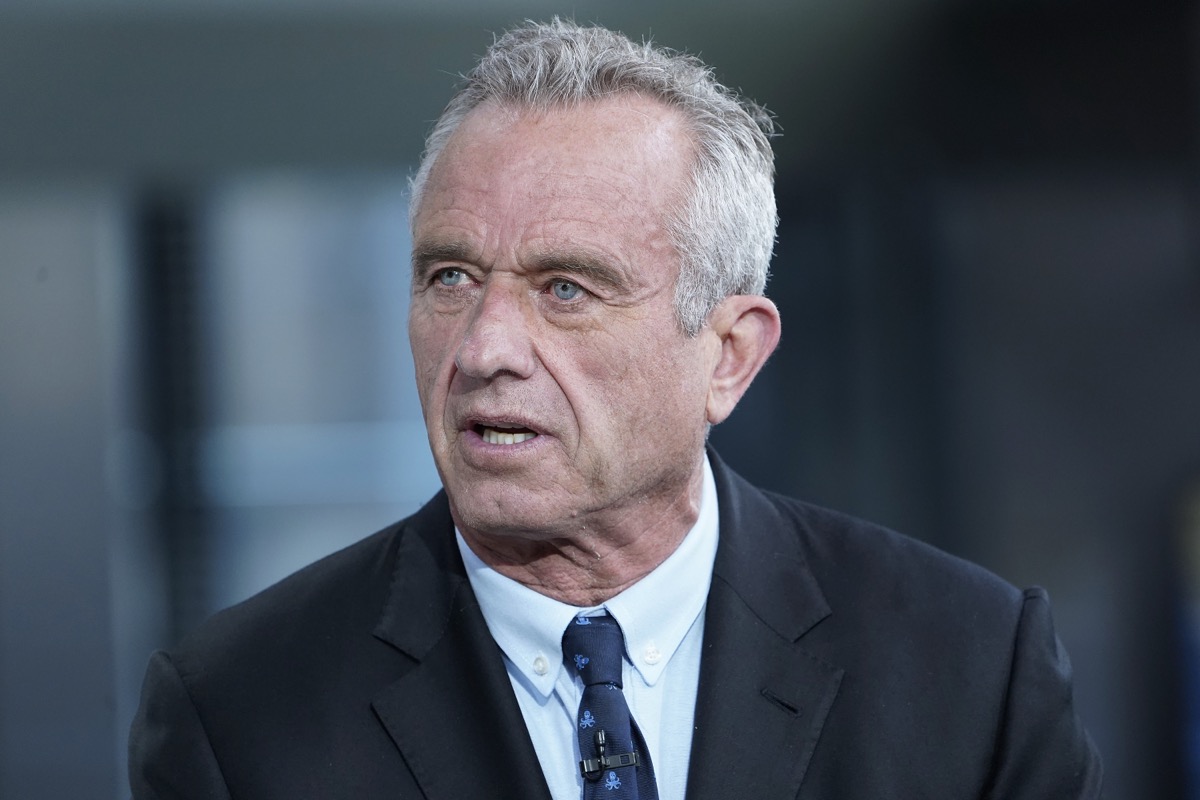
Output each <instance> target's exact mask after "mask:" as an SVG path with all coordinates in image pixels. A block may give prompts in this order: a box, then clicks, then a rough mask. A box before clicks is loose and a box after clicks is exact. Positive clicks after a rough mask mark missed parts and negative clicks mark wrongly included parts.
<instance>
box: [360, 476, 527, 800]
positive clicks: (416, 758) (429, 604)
mask: <svg viewBox="0 0 1200 800" xmlns="http://www.w3.org/2000/svg"><path fill="white" fill-rule="evenodd" d="M402 535H403V540H402V542H401V544H400V548H399V552H398V554H397V559H396V562H397V563H396V572H395V576H394V578H393V582H392V590H391V597H390V599H389V602H388V604H387V607H386V609H385V611H384V615H383V618H382V619H381V620H380V622H379V625H378V627H377V628H376V630H375V635H376V636H377V637H378V638H380V639H382V640H383V641H385V642H388V643H389V644H391V645H392V646H394V647H395V648H396V649H397V650H399V651H400V652H401V653H403V654H404V655H405V656H407V657H408V659H409V660H410V666H409V667H408V668H407V669H406V670H405V671H404V674H403V675H402V676H401V677H400V678H399V679H398V680H396V681H395V682H393V683H392V684H391V685H390V686H388V687H387V688H386V689H385V690H384V691H383V692H381V693H380V694H379V695H378V696H377V697H376V698H375V701H374V703H373V707H374V709H375V712H376V714H377V715H378V717H379V720H380V721H381V722H382V723H383V725H384V727H385V728H386V729H387V731H388V734H389V735H390V736H391V737H392V740H393V741H394V742H395V743H396V746H397V747H398V748H399V749H400V753H401V755H402V757H403V758H404V761H405V762H406V763H407V764H408V767H409V769H410V771H411V772H412V774H413V776H414V777H415V778H416V780H417V782H418V783H419V784H420V786H421V791H422V793H423V794H424V796H425V797H426V798H428V799H429V800H459V798H463V797H480V796H485V797H494V798H512V800H550V794H549V790H548V789H547V788H546V782H545V779H544V778H543V776H542V770H541V766H540V765H539V763H538V760H537V756H536V754H535V753H534V750H533V745H532V743H531V742H530V740H529V736H528V734H527V733H526V730H525V722H524V718H523V717H522V715H521V710H520V707H519V706H518V705H517V702H516V698H515V697H514V696H513V691H512V685H511V683H510V681H509V678H508V673H507V671H506V670H505V667H504V661H503V655H502V654H501V652H500V649H499V648H498V647H497V646H496V645H495V643H494V642H493V640H492V637H491V634H490V633H489V632H488V629H487V623H486V622H484V619H483V615H482V614H481V613H480V611H479V605H478V602H477V601H476V599H475V595H474V593H473V592H472V591H471V586H470V583H469V582H468V581H467V578H466V574H465V572H464V570H463V567H462V560H461V558H460V556H459V554H458V550H457V548H456V547H455V545H454V533H453V524H452V522H451V520H450V515H449V510H448V508H447V506H446V501H445V497H444V496H443V495H439V496H438V497H437V498H435V500H434V501H432V502H431V503H430V504H428V505H427V506H426V507H425V508H424V509H422V511H421V512H420V513H419V514H418V515H417V516H416V517H414V518H413V520H412V521H411V522H410V523H409V525H408V526H407V527H406V529H405V531H404V533H403V534H402Z"/></svg>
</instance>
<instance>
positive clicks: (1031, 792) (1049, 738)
mask: <svg viewBox="0 0 1200 800" xmlns="http://www.w3.org/2000/svg"><path fill="white" fill-rule="evenodd" d="M1102 777H1103V770H1102V768H1101V765H1100V756H1099V755H1098V753H1097V752H1096V747H1095V745H1094V744H1092V741H1091V739H1090V738H1089V737H1088V734H1087V731H1085V730H1084V728H1083V725H1082V723H1081V722H1080V721H1079V717H1078V716H1077V715H1076V713H1075V706H1074V701H1073V699H1072V693H1071V664H1070V660H1069V659H1068V658H1067V653H1066V651H1065V650H1064V649H1063V646H1062V643H1061V642H1059V641H1058V637H1057V636H1056V635H1055V634H1054V624H1053V622H1052V621H1051V618H1050V602H1049V599H1048V598H1047V596H1046V593H1045V592H1044V591H1043V590H1042V589H1036V588H1035V589H1029V590H1027V591H1026V592H1025V595H1024V605H1023V608H1022V611H1021V617H1020V622H1019V623H1018V626H1017V632H1016V639H1015V642H1014V648H1013V664H1012V670H1011V673H1010V676H1009V686H1008V697H1007V701H1006V705H1005V717H1004V723H1003V727H1002V729H1001V731H1000V737H999V741H998V745H997V751H996V756H995V760H994V766H993V772H992V780H991V783H990V786H989V789H988V791H987V792H985V793H984V797H985V798H988V800H1001V798H1003V799H1004V800H1013V798H1020V799H1021V800H1043V799H1044V800H1050V798H1055V800H1057V799H1058V798H1064V799H1065V798H1072V800H1075V799H1076V798H1077V799H1078V800H1093V799H1094V798H1098V797H1100V788H1101V782H1102Z"/></svg>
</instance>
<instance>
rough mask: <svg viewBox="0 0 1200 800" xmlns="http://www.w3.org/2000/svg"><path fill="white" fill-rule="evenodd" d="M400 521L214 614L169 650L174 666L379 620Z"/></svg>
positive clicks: (295, 643) (308, 638) (298, 643)
mask: <svg viewBox="0 0 1200 800" xmlns="http://www.w3.org/2000/svg"><path fill="white" fill-rule="evenodd" d="M403 527H404V522H403V521H402V522H397V523H395V524H393V525H390V526H388V527H387V528H384V529H383V530H381V531H379V532H377V533H375V534H373V535H371V536H368V537H366V538H364V539H361V540H359V541H358V542H355V543H354V544H352V545H350V546H348V547H345V548H343V549H342V550H339V551H337V552H335V553H332V554H330V555H328V556H325V557H324V558H321V559H319V560H318V561H315V562H313V563H312V564H309V565H308V566H306V567H304V568H302V569H300V570H298V571H297V572H294V573H292V574H291V575H289V576H287V577H286V578H284V579H282V580H280V581H279V582H277V583H275V584H273V585H271V586H269V587H267V588H266V589H263V590H262V591H260V592H259V593H257V594H255V595H253V596H252V597H250V598H248V599H246V600H243V601H242V602H240V603H237V604H236V605H233V606H230V607H229V608H226V609H224V610H222V611H218V612H217V613H216V614H214V615H213V616H212V617H210V618H209V619H207V620H206V621H205V622H203V623H202V624H201V625H200V626H199V627H198V628H196V629H195V630H194V631H192V632H191V633H190V634H188V635H187V636H185V637H184V639H183V640H182V641H181V642H180V643H179V645H178V647H176V648H174V655H175V657H176V660H177V662H179V663H181V664H185V665H186V664H187V663H189V661H190V659H191V658H192V657H196V656H201V657H205V658H208V657H210V656H211V654H214V653H221V652H224V653H228V654H230V657H235V656H234V654H237V653H240V652H242V651H243V650H244V649H246V648H251V649H254V650H263V651H266V650H269V649H271V648H273V647H274V648H280V647H282V648H284V649H287V648H289V647H296V646H305V643H306V642H311V640H312V639H313V638H314V637H320V636H323V635H327V634H328V633H329V632H332V631H335V630H336V629H338V628H339V627H346V626H351V625H353V626H355V627H358V626H361V625H363V624H366V625H370V624H373V621H374V620H375V619H377V618H378V615H379V611H380V609H381V608H382V605H383V603H384V600H385V598H386V591H387V588H388V586H389V583H390V578H391V573H392V570H393V568H394V562H395V551H396V547H397V544H398V541H399V538H400V534H401V532H402V530H403Z"/></svg>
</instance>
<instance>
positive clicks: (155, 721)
mask: <svg viewBox="0 0 1200 800" xmlns="http://www.w3.org/2000/svg"><path fill="white" fill-rule="evenodd" d="M129 785H130V788H131V790H132V793H133V798H134V800H230V795H229V789H228V788H227V787H226V786H225V779H224V777H223V776H222V774H221V768H220V767H219V766H218V764H217V759H216V756H215V755H214V753H213V749H212V745H211V743H210V742H209V740H208V734H207V733H206V732H205V730H204V726H203V724H202V723H201V721H200V717H199V715H198V714H197V712H196V707H195V706H194V705H193V703H192V698H191V696H190V695H189V693H188V690H187V687H186V686H185V685H184V682H183V679H182V678H181V677H180V675H179V671H178V670H177V669H176V667H175V664H174V663H173V662H172V661H171V657H170V656H169V655H167V654H166V653H163V652H161V651H160V652H157V653H155V654H154V655H153V656H151V658H150V665H149V667H147V669H146V679H145V681H144V682H143V684H142V699H141V706H140V707H139V708H138V712H137V716H135V717H134V720H133V727H132V728H131V729H130V732H129Z"/></svg>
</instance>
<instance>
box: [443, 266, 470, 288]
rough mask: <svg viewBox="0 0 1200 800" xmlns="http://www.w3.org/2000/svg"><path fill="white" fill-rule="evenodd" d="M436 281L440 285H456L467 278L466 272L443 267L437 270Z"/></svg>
mask: <svg viewBox="0 0 1200 800" xmlns="http://www.w3.org/2000/svg"><path fill="white" fill-rule="evenodd" d="M436 277H437V282H438V283H440V284H441V285H442V286H458V285H459V284H460V283H462V282H463V281H465V280H466V279H467V273H465V272H463V271H462V270H461V269H453V268H451V269H443V270H438V274H437V276H436Z"/></svg>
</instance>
